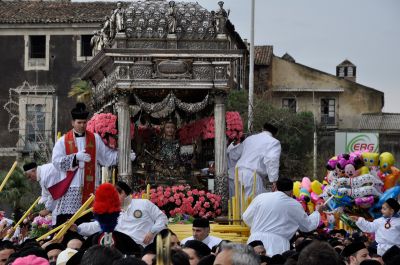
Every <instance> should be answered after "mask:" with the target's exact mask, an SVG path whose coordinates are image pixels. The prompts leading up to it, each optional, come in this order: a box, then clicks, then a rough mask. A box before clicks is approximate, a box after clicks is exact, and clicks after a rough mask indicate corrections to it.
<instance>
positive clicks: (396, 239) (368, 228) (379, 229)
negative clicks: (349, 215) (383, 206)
mask: <svg viewBox="0 0 400 265" xmlns="http://www.w3.org/2000/svg"><path fill="white" fill-rule="evenodd" d="M387 220H388V219H387V218H384V217H381V218H378V219H375V220H374V221H373V222H368V221H367V220H365V219H364V218H362V217H360V218H358V220H357V222H356V225H357V226H358V227H359V228H360V229H361V230H362V231H363V232H367V233H375V241H376V242H377V243H378V249H377V253H378V255H380V256H382V255H383V254H384V253H385V252H386V250H388V249H389V248H391V247H392V246H394V245H396V246H398V247H400V218H399V217H392V218H391V219H390V228H389V229H386V228H385V224H386V221H387Z"/></svg>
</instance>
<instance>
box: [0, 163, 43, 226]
mask: <svg viewBox="0 0 400 265" xmlns="http://www.w3.org/2000/svg"><path fill="white" fill-rule="evenodd" d="M7 173H8V172H6V171H0V174H1V177H0V179H1V181H3V179H4V177H5V176H6V175H7ZM39 194H40V186H39V185H38V184H37V183H34V184H33V183H32V182H30V181H29V180H28V179H27V178H26V177H25V174H24V172H23V171H22V169H20V168H19V167H17V168H16V169H15V170H14V172H13V173H12V174H11V176H10V178H9V179H8V181H7V183H6V185H5V186H4V188H3V190H2V191H1V192H0V200H1V202H2V204H3V205H8V206H9V207H10V208H12V210H13V212H14V215H15V219H19V217H18V216H19V215H20V214H21V212H24V211H25V210H27V209H28V208H29V206H31V205H32V203H33V201H35V199H36V198H37V197H38V196H39Z"/></svg>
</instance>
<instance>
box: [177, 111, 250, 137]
mask: <svg viewBox="0 0 400 265" xmlns="http://www.w3.org/2000/svg"><path fill="white" fill-rule="evenodd" d="M225 120H226V136H227V137H228V138H229V139H230V140H233V139H238V138H240V137H242V135H243V121H242V118H241V117H240V114H239V112H236V111H230V112H229V111H228V112H226V115H225ZM200 138H201V139H203V140H207V139H213V138H215V120H214V117H207V118H203V119H201V120H197V121H195V122H192V123H189V124H186V125H185V126H183V127H181V128H180V130H179V139H180V142H181V144H191V143H193V140H195V139H200Z"/></svg>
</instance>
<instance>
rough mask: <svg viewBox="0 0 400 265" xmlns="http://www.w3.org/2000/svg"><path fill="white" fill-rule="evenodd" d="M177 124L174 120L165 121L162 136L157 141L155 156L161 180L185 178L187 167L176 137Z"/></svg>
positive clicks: (169, 180) (168, 180)
mask: <svg viewBox="0 0 400 265" xmlns="http://www.w3.org/2000/svg"><path fill="white" fill-rule="evenodd" d="M175 133H176V124H175V122H174V121H173V120H168V121H166V122H165V123H164V126H163V128H162V132H161V137H160V139H159V140H158V142H157V146H156V150H155V157H156V158H157V160H158V161H157V162H156V166H155V169H156V172H157V175H158V177H157V178H158V179H159V180H161V181H162V180H166V181H167V182H171V181H172V182H173V181H177V180H179V179H181V180H183V178H184V173H185V168H184V166H183V162H182V160H181V157H180V144H179V140H178V139H176V136H175Z"/></svg>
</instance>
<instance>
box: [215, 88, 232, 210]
mask: <svg viewBox="0 0 400 265" xmlns="http://www.w3.org/2000/svg"><path fill="white" fill-rule="evenodd" d="M225 101H226V95H224V94H221V95H215V97H214V117H215V139H214V150H215V151H214V156H215V193H216V194H218V195H221V198H222V201H221V205H222V212H223V213H225V214H226V213H227V212H228V199H229V189H228V184H229V183H228V174H227V165H226V163H227V161H226V132H225V129H226V124H225Z"/></svg>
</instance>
